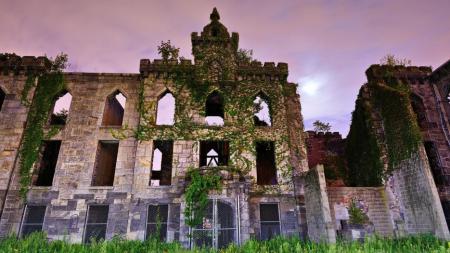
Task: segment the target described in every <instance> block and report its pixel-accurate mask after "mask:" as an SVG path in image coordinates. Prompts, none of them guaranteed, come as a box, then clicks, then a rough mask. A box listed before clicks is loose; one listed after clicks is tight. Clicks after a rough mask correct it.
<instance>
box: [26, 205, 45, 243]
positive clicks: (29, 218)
mask: <svg viewBox="0 0 450 253" xmlns="http://www.w3.org/2000/svg"><path fill="white" fill-rule="evenodd" d="M46 208H47V207H46V206H27V209H26V211H25V217H24V220H23V223H22V233H21V234H22V237H25V236H27V235H29V234H31V233H33V232H39V231H42V226H43V224H44V218H45V210H46Z"/></svg>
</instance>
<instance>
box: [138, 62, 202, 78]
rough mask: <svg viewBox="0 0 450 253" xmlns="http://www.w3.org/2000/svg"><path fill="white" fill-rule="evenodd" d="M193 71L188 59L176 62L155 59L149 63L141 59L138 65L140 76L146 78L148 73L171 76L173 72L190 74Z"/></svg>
mask: <svg viewBox="0 0 450 253" xmlns="http://www.w3.org/2000/svg"><path fill="white" fill-rule="evenodd" d="M193 70H194V65H192V61H191V60H188V59H182V60H180V61H177V60H167V61H165V60H162V59H155V60H153V62H152V61H150V60H149V59H141V62H140V64H139V73H141V75H143V76H144V77H145V76H148V75H149V74H150V73H153V74H156V75H160V74H171V73H175V72H179V71H181V72H192V71H193Z"/></svg>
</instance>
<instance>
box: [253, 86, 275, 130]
mask: <svg viewBox="0 0 450 253" xmlns="http://www.w3.org/2000/svg"><path fill="white" fill-rule="evenodd" d="M253 122H254V124H255V126H272V115H271V110H270V100H269V97H268V96H267V95H266V94H264V93H262V92H260V93H259V94H258V95H256V96H255V99H254V100H253Z"/></svg>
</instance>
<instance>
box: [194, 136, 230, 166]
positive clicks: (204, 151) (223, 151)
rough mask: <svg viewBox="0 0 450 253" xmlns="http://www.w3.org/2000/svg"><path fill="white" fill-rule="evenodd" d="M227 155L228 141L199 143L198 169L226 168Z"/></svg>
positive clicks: (228, 152) (228, 153) (228, 151)
mask: <svg viewBox="0 0 450 253" xmlns="http://www.w3.org/2000/svg"><path fill="white" fill-rule="evenodd" d="M229 155H230V150H229V144H228V141H201V142H200V167H202V166H208V167H215V166H227V165H228V159H229Z"/></svg>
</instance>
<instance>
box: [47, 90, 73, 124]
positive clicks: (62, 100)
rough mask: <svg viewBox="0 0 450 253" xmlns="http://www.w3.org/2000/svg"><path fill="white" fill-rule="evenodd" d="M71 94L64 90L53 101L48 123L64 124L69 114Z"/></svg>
mask: <svg viewBox="0 0 450 253" xmlns="http://www.w3.org/2000/svg"><path fill="white" fill-rule="evenodd" d="M71 103H72V95H71V94H70V93H69V92H67V91H65V92H62V93H61V94H60V95H59V96H58V97H57V98H56V101H55V104H54V106H53V111H52V115H51V116H50V125H65V124H66V122H67V116H68V115H69V111H70V105H71Z"/></svg>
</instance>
